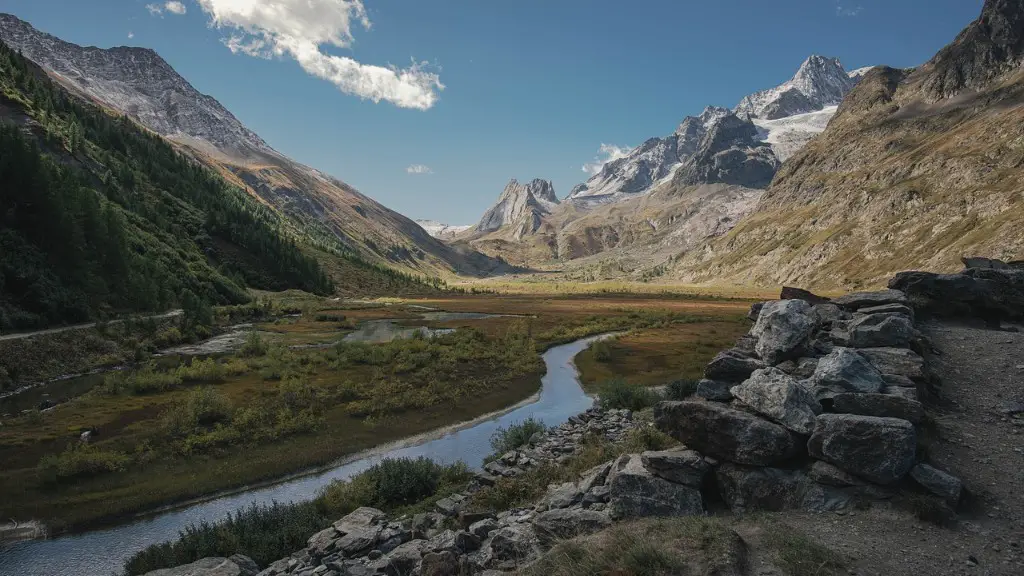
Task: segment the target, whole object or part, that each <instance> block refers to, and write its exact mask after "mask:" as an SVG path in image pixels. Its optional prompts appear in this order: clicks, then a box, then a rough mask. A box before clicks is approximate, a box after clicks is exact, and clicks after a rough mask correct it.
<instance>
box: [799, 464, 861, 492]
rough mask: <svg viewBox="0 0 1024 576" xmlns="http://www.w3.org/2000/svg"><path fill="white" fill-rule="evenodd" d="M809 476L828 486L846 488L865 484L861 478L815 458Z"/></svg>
mask: <svg viewBox="0 0 1024 576" xmlns="http://www.w3.org/2000/svg"><path fill="white" fill-rule="evenodd" d="M807 476H808V477H809V478H810V479H811V480H814V481H815V482H817V483H818V484H824V485H826V486H836V487H839V488H845V487H847V486H863V485H864V481H863V480H861V479H860V478H857V477H856V476H854V475H852V474H850V473H849V472H846V471H845V470H843V469H841V468H837V467H835V466H833V465H831V464H829V463H828V462H822V461H821V460H815V461H814V464H811V469H810V471H809V472H808V474H807Z"/></svg>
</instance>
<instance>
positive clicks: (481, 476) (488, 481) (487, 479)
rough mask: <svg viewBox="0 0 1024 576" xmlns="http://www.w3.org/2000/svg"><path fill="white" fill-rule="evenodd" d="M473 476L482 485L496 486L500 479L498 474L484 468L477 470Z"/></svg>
mask: <svg viewBox="0 0 1024 576" xmlns="http://www.w3.org/2000/svg"><path fill="white" fill-rule="evenodd" d="M473 477H474V479H475V480H476V481H477V482H478V483H479V484H480V485H481V486H494V483H495V482H497V481H498V478H497V477H496V476H494V475H493V474H491V473H489V472H485V471H483V470H479V471H477V473H476V474H475V475H474V476H473Z"/></svg>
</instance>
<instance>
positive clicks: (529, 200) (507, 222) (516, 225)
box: [474, 178, 559, 240]
mask: <svg viewBox="0 0 1024 576" xmlns="http://www.w3.org/2000/svg"><path fill="white" fill-rule="evenodd" d="M558 204H559V201H558V196H556V195H555V188H554V186H552V184H551V182H549V181H548V180H541V179H539V178H535V179H533V180H531V181H529V182H527V183H526V184H520V183H519V182H518V181H517V180H516V179H514V178H513V179H512V180H511V181H509V183H508V185H506V186H505V189H504V190H502V192H501V195H500V196H498V201H497V202H496V203H495V204H494V206H492V207H491V208H490V209H489V210H487V212H484V215H483V217H481V218H480V222H478V223H477V225H476V228H474V231H475V232H477V233H487V232H494V231H496V230H499V229H502V228H509V229H510V230H511V234H512V236H513V237H514V238H515V239H517V240H518V239H520V238H522V237H523V236H525V235H526V234H530V233H533V232H536V231H537V228H539V227H540V222H541V218H543V217H544V216H546V215H548V214H550V213H551V211H552V210H553V209H554V208H555V207H556V206H558Z"/></svg>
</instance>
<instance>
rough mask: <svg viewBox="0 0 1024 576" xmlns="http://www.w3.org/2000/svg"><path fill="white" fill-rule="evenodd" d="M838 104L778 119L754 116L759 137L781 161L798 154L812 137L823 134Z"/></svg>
mask: <svg viewBox="0 0 1024 576" xmlns="http://www.w3.org/2000/svg"><path fill="white" fill-rule="evenodd" d="M838 108H839V107H838V106H827V107H825V108H822V109H821V110H818V111H816V112H808V113H806V114H797V115H795V116H788V117H786V118H779V119H777V120H763V119H761V118H752V119H751V121H752V122H753V123H754V125H755V126H757V129H758V138H759V139H760V140H762V141H763V142H766V143H767V144H768V145H770V146H771V147H772V151H774V152H775V156H776V157H778V159H779V161H780V162H785V161H786V160H788V159H789V157H790V156H792V155H793V154H796V152H797V151H798V150H800V149H801V148H803V147H804V145H805V144H807V143H808V142H809V141H810V140H811V138H814V137H815V136H817V135H818V134H821V133H822V132H823V131H824V130H825V127H826V126H828V122H829V120H831V119H832V117H833V116H835V113H836V110H837V109H838Z"/></svg>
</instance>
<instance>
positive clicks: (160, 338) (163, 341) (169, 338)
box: [153, 326, 184, 348]
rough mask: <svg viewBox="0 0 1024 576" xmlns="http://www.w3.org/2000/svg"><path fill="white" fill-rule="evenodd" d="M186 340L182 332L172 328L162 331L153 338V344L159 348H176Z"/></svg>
mask: <svg viewBox="0 0 1024 576" xmlns="http://www.w3.org/2000/svg"><path fill="white" fill-rule="evenodd" d="M183 339H184V338H183V337H182V335H181V330H178V329H177V328H176V327H174V326H171V327H169V328H166V329H164V330H161V331H160V333H159V334H157V335H156V337H154V338H153V344H155V345H156V346H157V347H158V348H165V347H167V346H174V345H175V344H178V343H179V342H181V341H182V340H183Z"/></svg>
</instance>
